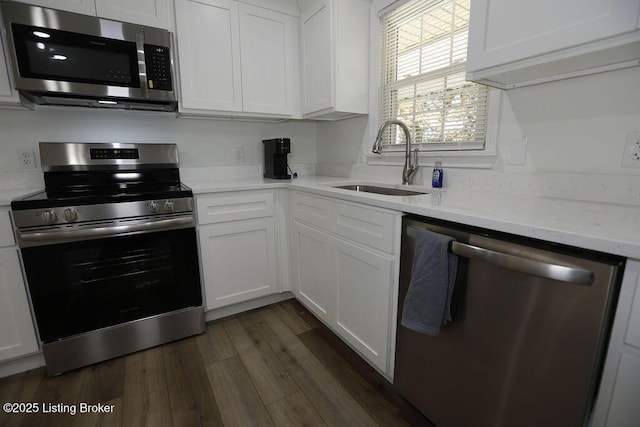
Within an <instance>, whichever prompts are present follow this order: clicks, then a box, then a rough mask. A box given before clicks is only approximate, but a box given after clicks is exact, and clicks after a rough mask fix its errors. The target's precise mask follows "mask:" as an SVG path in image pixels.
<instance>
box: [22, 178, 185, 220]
mask: <svg viewBox="0 0 640 427" xmlns="http://www.w3.org/2000/svg"><path fill="white" fill-rule="evenodd" d="M44 179H45V190H43V191H41V192H38V193H33V194H29V195H27V196H25V197H23V198H19V199H16V200H14V201H12V202H11V208H12V209H14V210H24V209H38V208H48V207H62V206H78V205H89V204H101V203H118V202H129V201H141V200H159V199H175V198H181V197H191V196H192V195H193V193H192V191H191V189H190V188H189V187H187V186H186V185H184V184H182V183H181V182H180V181H179V174H178V170H177V169H163V170H137V171H136V170H134V171H101V172H97V171H91V172H89V171H74V172H46V173H45V177H44Z"/></svg>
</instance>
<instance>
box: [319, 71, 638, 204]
mask: <svg viewBox="0 0 640 427" xmlns="http://www.w3.org/2000/svg"><path fill="white" fill-rule="evenodd" d="M368 126H369V120H368V118H367V117H361V118H355V119H350V120H346V121H343V122H336V123H322V124H319V125H318V142H317V144H318V163H319V170H320V171H321V173H324V174H329V175H340V176H349V177H353V178H364V179H373V178H380V179H385V180H391V182H396V181H397V183H400V179H401V169H402V168H401V167H389V166H371V165H367V164H366V162H365V155H366V156H369V155H370V148H371V144H372V143H373V138H374V136H375V126H374V129H373V131H372V130H371V129H369V127H368ZM631 131H640V67H635V68H630V69H625V70H618V71H612V72H608V73H602V74H596V75H591V76H585V77H580V78H574V79H568V80H563V81H558V82H553V83H546V84H541V85H535V86H529V87H524V88H519V89H512V90H509V91H506V92H504V93H503V105H502V110H501V114H500V118H499V130H498V142H497V149H498V153H499V154H498V158H497V160H496V162H495V164H494V166H493V168H492V169H491V170H474V169H453V168H448V169H446V173H445V176H446V181H445V185H446V186H449V187H468V188H481V189H487V190H498V191H515V192H521V193H527V194H533V195H542V196H551V197H567V198H576V199H584V200H596V201H607V202H615V203H632V204H638V205H640V168H633V169H629V168H622V167H621V163H622V156H623V147H624V143H625V138H626V133H627V132H631ZM522 135H525V136H526V137H527V141H528V143H527V157H526V163H525V164H524V165H509V164H507V158H508V157H507V155H508V152H509V149H510V143H511V142H512V141H514V140H516V139H517V138H520V137H521V136H522ZM421 163H422V165H423V168H422V169H423V174H422V176H419V177H418V183H424V184H427V185H428V184H429V183H430V170H431V168H432V165H433V159H427V158H425V157H424V156H423V157H422V162H421ZM444 166H445V168H446V167H447V165H446V164H445V165H444ZM424 172H426V173H424ZM425 178H426V179H425Z"/></svg>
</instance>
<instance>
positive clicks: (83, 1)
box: [18, 0, 96, 16]
mask: <svg viewBox="0 0 640 427" xmlns="http://www.w3.org/2000/svg"><path fill="white" fill-rule="evenodd" d="M18 1H20V3H29V4H32V5H35V6H42V7H48V8H51V9H58V10H66V11H68V12H75V13H81V14H83V15H92V16H96V4H95V2H94V0H18Z"/></svg>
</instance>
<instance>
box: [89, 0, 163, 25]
mask: <svg viewBox="0 0 640 427" xmlns="http://www.w3.org/2000/svg"><path fill="white" fill-rule="evenodd" d="M95 2H96V13H97V15H98V16H99V17H101V18H107V19H114V20H116V21H124V22H132V23H134V24H140V25H147V26H149V27H157V28H166V29H170V28H171V14H170V12H169V11H170V6H171V3H170V0H95Z"/></svg>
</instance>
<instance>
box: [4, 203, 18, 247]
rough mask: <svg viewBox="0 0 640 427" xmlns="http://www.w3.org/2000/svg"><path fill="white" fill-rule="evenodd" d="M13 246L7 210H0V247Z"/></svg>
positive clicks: (11, 229)
mask: <svg viewBox="0 0 640 427" xmlns="http://www.w3.org/2000/svg"><path fill="white" fill-rule="evenodd" d="M15 244H16V242H15V240H14V238H13V227H12V226H11V218H10V217H9V210H8V209H0V246H13V245H15Z"/></svg>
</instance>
